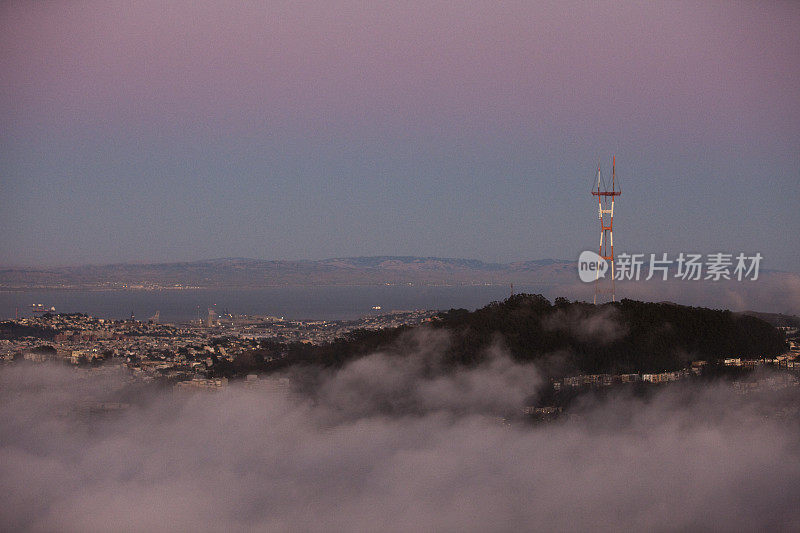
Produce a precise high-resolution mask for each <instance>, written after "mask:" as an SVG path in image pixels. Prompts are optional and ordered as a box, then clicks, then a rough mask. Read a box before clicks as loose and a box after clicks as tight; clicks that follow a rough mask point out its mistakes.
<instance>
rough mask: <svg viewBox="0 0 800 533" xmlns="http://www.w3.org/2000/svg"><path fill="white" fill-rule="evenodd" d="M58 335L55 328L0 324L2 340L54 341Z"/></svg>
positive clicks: (9, 323) (8, 323) (13, 323)
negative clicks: (29, 338) (28, 338)
mask: <svg viewBox="0 0 800 533" xmlns="http://www.w3.org/2000/svg"><path fill="white" fill-rule="evenodd" d="M56 333H58V332H57V331H56V330H55V329H53V328H44V327H39V326H25V325H22V324H17V323H16V322H11V321H8V322H0V339H6V340H9V339H11V340H13V339H19V338H22V337H37V338H39V339H52V338H53V337H54V336H55V335H56Z"/></svg>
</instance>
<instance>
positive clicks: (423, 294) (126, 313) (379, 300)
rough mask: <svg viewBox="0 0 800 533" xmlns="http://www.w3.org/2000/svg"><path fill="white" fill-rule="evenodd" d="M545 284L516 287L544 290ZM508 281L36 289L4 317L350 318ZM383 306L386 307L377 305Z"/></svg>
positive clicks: (473, 297)
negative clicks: (46, 311)
mask: <svg viewBox="0 0 800 533" xmlns="http://www.w3.org/2000/svg"><path fill="white" fill-rule="evenodd" d="M543 288H544V286H542V287H533V286H531V287H519V288H516V287H515V291H526V292H542V290H543ZM509 293H510V288H509V287H505V286H499V285H493V286H463V287H419V286H376V287H288V288H264V289H241V290H236V289H194V290H161V291H84V290H58V291H48V290H36V291H11V292H0V319H6V318H13V317H14V314H15V310H16V309H17V308H18V309H19V311H20V314H21V315H29V314H30V307H31V304H33V303H41V304H43V305H44V306H46V307H48V308H49V307H50V306H55V308H56V312H59V313H87V314H89V315H93V316H97V317H100V318H112V319H125V318H129V317H130V315H131V312H133V314H134V315H136V318H137V319H138V320H146V319H147V318H149V317H151V316H152V315H154V314H155V312H156V311H160V320H161V321H162V322H183V321H188V320H193V319H196V318H197V317H198V316H205V315H206V314H207V312H208V311H207V310H208V308H209V307H213V308H214V309H216V310H217V312H219V313H223V312H225V311H226V310H227V311H228V312H230V313H233V314H247V315H272V316H283V317H285V318H289V319H314V320H345V319H354V318H358V317H359V316H362V315H367V314H376V313H385V312H389V311H393V310H412V309H444V310H446V309H450V308H453V307H455V308H466V309H475V308H478V307H482V306H484V305H486V304H487V303H489V302H491V301H493V300H501V299H504V298H506V297H508V295H509ZM373 306H380V307H381V309H380V310H374V309H372V307H373Z"/></svg>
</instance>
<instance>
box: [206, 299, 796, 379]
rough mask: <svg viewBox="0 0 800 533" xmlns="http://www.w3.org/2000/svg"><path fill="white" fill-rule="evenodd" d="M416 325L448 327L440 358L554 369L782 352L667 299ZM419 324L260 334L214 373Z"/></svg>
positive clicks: (754, 330)
mask: <svg viewBox="0 0 800 533" xmlns="http://www.w3.org/2000/svg"><path fill="white" fill-rule="evenodd" d="M418 327H419V328H432V329H434V330H443V331H446V332H447V333H449V335H448V337H449V339H450V341H449V345H448V347H447V348H446V349H445V355H444V363H445V364H446V365H447V364H449V365H453V366H458V365H473V364H477V363H479V362H480V361H482V360H483V359H484V358H485V357H486V354H487V351H488V350H489V349H490V348H491V347H493V346H499V347H501V348H503V349H505V350H507V351H508V353H510V354H511V357H513V358H514V359H515V360H517V361H519V362H535V363H537V364H539V365H540V366H541V367H542V369H543V370H544V371H545V372H546V373H547V374H549V375H551V376H560V375H566V374H570V373H575V372H578V373H625V372H661V371H666V370H676V369H679V368H683V367H685V366H686V365H687V364H688V363H689V362H690V361H692V360H697V359H704V360H716V359H722V358H727V357H743V358H757V357H765V356H766V357H773V356H775V355H778V354H780V353H781V352H782V351H783V350H784V349H785V339H784V336H783V334H782V333H781V332H780V331H778V330H777V329H775V328H774V327H773V326H771V325H770V324H768V323H767V322H764V321H763V320H760V319H758V318H756V317H752V316H747V315H741V314H737V313H732V312H730V311H719V310H712V309H706V308H699V307H685V306H680V305H675V304H671V303H646V302H638V301H634V300H622V301H621V302H616V303H611V304H606V305H601V306H595V305H592V304H587V303H583V302H569V301H567V300H566V299H564V298H557V299H556V301H555V303H552V304H551V303H550V302H549V301H548V300H547V299H546V298H544V297H543V296H541V295H531V294H519V295H515V296H512V297H510V298H508V299H507V300H505V301H503V302H493V303H491V304H489V305H487V306H486V307H483V308H481V309H478V310H476V311H473V312H470V311H467V310H466V309H451V310H449V311H446V312H442V313H440V314H439V315H438V316H437V317H436V318H435V320H434V321H432V322H431V323H430V324H428V325H424V326H418ZM413 329H416V328H411V327H400V328H393V329H384V330H380V331H364V330H359V331H354V332H352V333H351V334H349V335H348V336H346V337H344V338H341V339H337V340H336V341H334V342H331V343H328V344H324V345H321V346H312V345H308V344H301V343H291V344H282V343H276V342H272V341H265V342H264V343H262V346H261V348H260V349H259V350H254V351H251V352H247V353H245V354H243V355H241V356H239V357H237V358H236V360H234V362H233V363H229V362H227V361H221V364H220V365H219V366H216V365H215V371H214V373H215V374H217V375H227V376H235V375H241V374H243V373H247V372H253V371H272V370H279V369H282V368H286V367H287V366H291V365H314V366H322V367H338V366H341V365H343V364H344V363H346V362H347V361H349V360H352V359H354V358H358V357H361V356H364V355H367V354H369V353H373V352H375V351H378V350H382V351H385V352H388V353H395V354H397V355H398V356H402V354H403V353H408V351H409V349H413V345H414V343H415V342H416V341H415V339H414V336H413V335H410V334H409V333H410V332H411V331H412V330H413Z"/></svg>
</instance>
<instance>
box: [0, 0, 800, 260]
mask: <svg viewBox="0 0 800 533" xmlns="http://www.w3.org/2000/svg"><path fill="white" fill-rule="evenodd" d="M572 7H574V6H572ZM798 22H800V7H798V6H797V5H796V4H789V3H774V4H768V5H764V4H736V5H733V4H726V3H703V4H690V3H684V4H666V3H657V4H653V5H640V4H636V3H614V4H611V3H601V4H596V5H593V6H585V5H582V9H573V8H571V6H569V5H567V6H564V5H563V4H561V3H537V4H527V3H509V4H503V5H496V4H494V3H482V2H468V3H464V4H459V6H449V5H447V4H443V3H421V2H415V3H411V4H407V5H404V6H384V5H381V6H365V5H362V4H358V3H352V2H338V3H331V4H326V5H324V6H318V5H314V6H312V5H301V4H294V3H285V4H284V3H271V4H270V7H269V8H267V7H263V6H262V7H256V6H242V5H238V6H230V5H225V6H218V5H216V4H215V3H211V2H207V3H170V4H169V5H160V4H155V3H146V2H145V3H137V4H136V5H133V6H132V5H124V6H123V5H122V4H114V3H109V4H106V3H97V2H88V3H83V4H69V5H67V4H37V5H29V4H25V3H13V2H12V3H6V4H5V5H4V6H3V7H2V8H0V27H2V30H3V31H2V36H0V39H2V52H0V66H1V68H3V70H4V71H5V72H7V73H9V75H8V76H7V77H6V80H5V83H4V85H3V90H2V91H0V119H1V120H2V121H3V123H4V125H5V126H6V127H5V128H4V131H3V133H2V143H1V144H0V158H1V159H2V160H3V162H4V163H3V166H2V168H3V170H2V189H0V193H1V194H0V207H1V209H0V222H2V224H3V227H4V228H5V230H6V231H4V232H3V235H2V237H0V264H2V265H4V266H12V267H30V266H56V265H80V264H109V263H121V262H132V261H135V262H173V261H191V260H202V259H210V258H215V257H254V258H264V259H311V260H315V259H323V258H330V257H358V256H378V255H410V256H433V257H458V258H474V259H479V260H482V261H487V262H509V261H515V260H528V259H533V260H535V259H543V258H558V259H572V258H577V256H578V254H579V253H580V252H581V251H583V250H591V249H593V248H594V247H595V246H596V240H597V236H596V214H595V209H596V208H595V206H594V204H593V203H592V200H593V199H592V197H591V196H590V190H591V186H592V181H593V178H594V171H595V169H596V166H597V163H598V159H599V160H600V163H601V165H602V166H603V168H604V171H606V172H609V171H610V165H611V158H612V156H616V160H617V176H618V177H619V178H620V183H621V187H622V190H623V192H624V200H623V201H622V202H621V203H620V205H618V215H617V227H616V228H615V229H617V236H616V237H617V244H618V250H619V251H635V252H645V253H662V252H670V253H676V252H679V251H696V252H700V253H711V252H717V251H730V252H734V253H738V252H745V253H748V254H752V253H755V252H760V253H761V254H762V255H763V256H764V263H763V268H765V269H776V270H787V271H792V272H796V271H797V270H798V269H797V266H796V265H797V264H798V260H800V247H798V246H797V245H796V237H795V234H796V231H797V229H800V213H799V212H798V210H797V209H796V204H797V200H798V192H797V185H798V183H799V182H800V181H799V178H800V155H799V154H800V150H798V141H800V90H798V87H799V86H800V85H799V84H798V78H799V77H800V65H799V63H800V62H798V59H797V58H798V57H800V36H799V35H798V32H797V31H796V28H797V27H798Z"/></svg>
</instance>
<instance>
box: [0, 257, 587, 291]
mask: <svg viewBox="0 0 800 533" xmlns="http://www.w3.org/2000/svg"><path fill="white" fill-rule="evenodd" d="M576 278H577V274H576V270H575V261H568V260H559V259H541V260H538V261H521V262H515V263H484V262H483V261H478V260H474V259H452V258H441V257H411V256H378V257H343V258H334V259H324V260H320V261H268V260H262V259H247V258H223V259H211V260H206V261H192V262H185V263H154V264H135V263H120V264H113V265H87V266H79V267H63V268H48V269H2V270H0V288H4V289H25V288H170V287H175V288H178V287H204V288H205V287H209V288H212V287H220V288H223V287H224V288H254V287H280V286H304V285H382V284H408V283H412V284H431V285H463V284H487V283H488V284H510V283H516V284H519V285H520V286H522V285H530V284H540V283H558V282H569V281H574V280H575V279H576Z"/></svg>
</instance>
